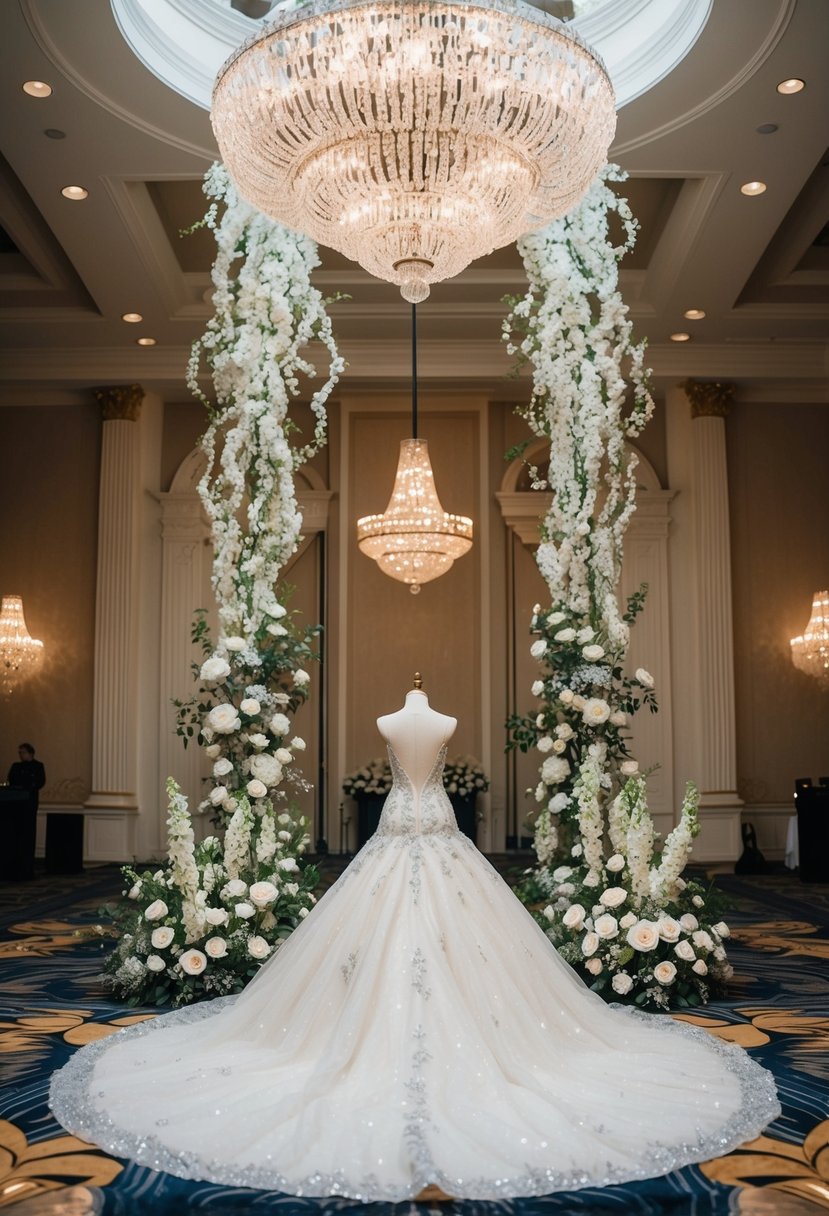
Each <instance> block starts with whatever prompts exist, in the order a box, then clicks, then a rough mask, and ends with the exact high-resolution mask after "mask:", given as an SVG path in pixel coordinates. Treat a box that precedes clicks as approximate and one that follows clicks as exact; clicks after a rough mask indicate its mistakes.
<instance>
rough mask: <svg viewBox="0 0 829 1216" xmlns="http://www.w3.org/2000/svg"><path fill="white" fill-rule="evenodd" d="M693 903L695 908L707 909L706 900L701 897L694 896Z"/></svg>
mask: <svg viewBox="0 0 829 1216" xmlns="http://www.w3.org/2000/svg"><path fill="white" fill-rule="evenodd" d="M691 903H692V904H693V905H694V907H695V908H704V907H705V900H704V899H703V898H702V896H701V895H694V896H692V897H691Z"/></svg>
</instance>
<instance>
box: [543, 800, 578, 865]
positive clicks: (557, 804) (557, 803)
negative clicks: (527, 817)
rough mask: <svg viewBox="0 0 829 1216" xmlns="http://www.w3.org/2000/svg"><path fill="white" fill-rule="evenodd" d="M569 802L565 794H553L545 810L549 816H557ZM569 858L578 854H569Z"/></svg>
mask: <svg viewBox="0 0 829 1216" xmlns="http://www.w3.org/2000/svg"><path fill="white" fill-rule="evenodd" d="M569 802H570V799H569V798H568V797H567V795H566V794H564V793H561V794H554V795H553V797H552V798H551V799H550V801H549V802H548V803H547V809H548V810H549V811H550V812H551V814H553V815H558V814H560V813H561V811H563V810H564V808H565V807H566V806H567V805H568V804H569ZM571 856H574V857H577V856H578V854H577V853H574V854H571Z"/></svg>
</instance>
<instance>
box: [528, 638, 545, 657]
mask: <svg viewBox="0 0 829 1216" xmlns="http://www.w3.org/2000/svg"><path fill="white" fill-rule="evenodd" d="M546 653H547V643H546V642H545V641H544V639H543V638H538V640H537V641H535V642H533V644H532V646H531V647H530V654H531V655H532V657H533V658H534V659H541V658H543V657H544V655H545V654H546Z"/></svg>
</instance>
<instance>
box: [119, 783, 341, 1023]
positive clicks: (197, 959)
mask: <svg viewBox="0 0 829 1216" xmlns="http://www.w3.org/2000/svg"><path fill="white" fill-rule="evenodd" d="M167 788H168V795H169V803H168V806H169V817H168V820H167V828H168V836H167V840H168V845H167V862H166V864H164V865H163V866H162V867H161V868H159V869H157V870H154V871H151V870H144V871H143V872H141V873H139V872H138V871H136V870H134V869H132V868H131V867H129V866H127V867H125V868H124V870H123V871H122V873H123V874H124V877H125V879H126V882H127V883H128V884H129V885H128V887H127V889H126V890H125V892H124V894H125V895H127V901H126V903H125V904H123V905H121V906H120V907H119V908H117V909H115V910H114V911H113V917H114V920H115V930H116V933H117V937H118V944H117V945H116V947H115V950H114V951H113V953H112V954H111V955H109V957H108V958H107V960H106V963H105V964H104V982H105V985H106V986H107V987H108V988H109V989H110V990H111V991H112V992H113V993H114V994H115V995H116V996H117V997H118V998H119V999H121V1000H125V1001H126V1002H127V1004H129V1005H174V1006H178V1005H186V1004H189V1003H190V1002H191V1001H196V1000H202V999H204V998H206V997H214V996H225V995H227V994H228V993H232V992H240V991H241V990H242V988H243V987H244V986H245V984H247V983H248V982H249V981H250V979H251V978H252V977H253V976H254V975H255V974H256V972H257V971H258V970H259V968H260V967H261V966H262V964H263V963H264V962H265V961H266V960H267V959H268V958H270V957H271V955H272V954H273V952H274V951H275V950H277V949H278V948H279V945H280V943H281V942H282V941H283V939H284V938H286V937H287V936H288V935H289V934H290V933H291V932H292V930H293V929H294V928H295V927H296V925H298V924H299V922H300V920H302V919H303V918H304V917H305V916H307V915H308V912H309V910H310V908H311V907H312V906H313V904H314V895H313V888H314V886H315V885H316V883H317V877H318V876H317V872H316V870H315V868H314V867H313V866H305V865H302V863H301V861H299V860H298V858H301V856H302V854H303V853H304V852H305V850H306V848H307V847H308V844H309V842H310V837H309V836H308V833H307V831H306V823H305V820H304V818H302V817H300V818H299V819H295V818H294V817H293V816H291V815H289V814H287V813H285V812H283V813H278V812H275V811H274V810H273V809H272V808H271V807H266V808H264V809H263V810H262V811H261V812H260V813H259V814H256V813H254V811H253V810H252V809H251V806H250V803H249V802H248V800H247V798H245V797H244V796H239V798H238V801H237V802H236V805H235V810H234V813H233V815H232V816H231V819H230V822H229V824H228V827H227V831H226V833H225V837H224V841H221V840H220V839H219V838H218V837H216V836H208V837H207V838H206V839H205V840H203V841H202V842H201V844H198V845H197V844H195V843H194V839H193V825H192V822H191V819H190V813H189V810H188V807H187V799H186V798H185V797H184V796H183V795H182V794H181V793H180V791H179V789H178V786H177V785H176V783H175V782H174V781H173V780H170V781H168V783H167Z"/></svg>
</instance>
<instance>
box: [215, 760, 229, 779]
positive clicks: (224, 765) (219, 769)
mask: <svg viewBox="0 0 829 1216" xmlns="http://www.w3.org/2000/svg"><path fill="white" fill-rule="evenodd" d="M232 772H233V765H232V764H231V762H230V761H229V760H228V759H227V757H226V756H223V757H222V758H221V760H217V761H216V763H215V764H214V765H213V776H214V777H226V776H227V775H228V773H232Z"/></svg>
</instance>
